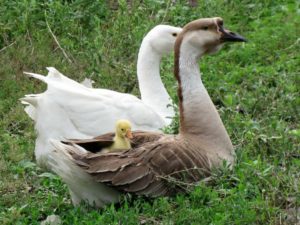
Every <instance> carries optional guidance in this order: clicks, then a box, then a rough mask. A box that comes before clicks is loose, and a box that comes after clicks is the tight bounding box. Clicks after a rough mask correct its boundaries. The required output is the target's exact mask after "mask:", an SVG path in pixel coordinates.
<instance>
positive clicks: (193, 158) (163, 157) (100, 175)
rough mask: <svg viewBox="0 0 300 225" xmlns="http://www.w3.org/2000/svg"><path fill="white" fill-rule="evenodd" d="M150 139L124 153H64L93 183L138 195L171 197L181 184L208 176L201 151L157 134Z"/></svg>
mask: <svg viewBox="0 0 300 225" xmlns="http://www.w3.org/2000/svg"><path fill="white" fill-rule="evenodd" d="M141 135H142V136H145V135H146V133H141ZM151 138H153V140H152V141H146V139H145V138H141V139H140V140H144V141H145V142H143V141H141V143H139V144H138V145H137V146H138V147H137V148H133V149H132V150H128V151H125V152H116V153H108V154H92V153H89V154H82V151H78V149H77V148H78V147H77V146H76V145H73V146H72V147H71V148H70V146H69V147H68V148H66V149H67V151H68V152H69V154H70V155H71V158H72V160H73V161H74V162H75V163H76V164H77V165H78V166H80V167H81V168H82V169H84V170H85V171H86V172H87V173H89V174H90V175H91V176H92V177H93V179H95V181H96V182H100V183H105V184H106V185H108V186H111V187H113V188H115V189H117V190H118V191H123V192H130V193H135V194H138V195H146V196H151V197H156V196H161V195H170V194H173V193H175V192H176V191H179V190H183V189H182V188H184V187H183V184H187V183H190V182H196V181H199V180H200V179H201V178H203V177H205V176H207V175H208V174H209V170H210V164H209V160H208V157H207V156H206V155H205V154H204V152H203V151H199V149H194V150H193V149H192V148H193V147H192V146H188V145H187V144H186V143H184V142H182V141H181V140H180V139H179V138H176V137H173V136H163V135H158V134H157V135H156V136H155V135H154V136H152V137H151ZM137 139H139V137H138V135H136V140H137Z"/></svg>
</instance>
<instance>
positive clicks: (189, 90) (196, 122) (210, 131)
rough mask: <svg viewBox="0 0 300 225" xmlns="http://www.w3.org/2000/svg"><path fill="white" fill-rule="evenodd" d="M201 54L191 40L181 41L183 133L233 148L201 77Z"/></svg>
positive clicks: (180, 74)
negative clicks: (189, 42) (191, 43)
mask: <svg viewBox="0 0 300 225" xmlns="http://www.w3.org/2000/svg"><path fill="white" fill-rule="evenodd" d="M201 55H202V53H199V51H198V50H196V49H193V47H192V46H190V45H189V44H188V43H185V42H183V43H182V44H181V47H180V51H179V67H178V68H179V73H178V75H179V78H180V81H181V94H182V102H181V105H180V107H181V110H180V111H181V112H180V113H181V114H182V115H181V121H180V123H181V124H180V128H181V129H180V133H181V134H183V135H184V134H187V135H197V137H199V141H200V140H201V138H202V139H203V140H205V141H208V142H211V143H214V144H217V145H220V146H224V145H225V146H228V148H231V146H232V145H231V141H230V139H229V136H228V134H227V132H226V130H225V127H224V125H223V123H222V121H221V118H220V116H219V114H218V112H217V110H216V108H215V106H214V104H213V102H212V101H211V99H210V97H209V95H208V93H207V90H206V89H205V87H204V85H203V83H202V80H201V75H200V70H199V66H198V63H197V61H198V59H199V57H200V56H201ZM225 146H224V147H225ZM225 148H226V147H225Z"/></svg>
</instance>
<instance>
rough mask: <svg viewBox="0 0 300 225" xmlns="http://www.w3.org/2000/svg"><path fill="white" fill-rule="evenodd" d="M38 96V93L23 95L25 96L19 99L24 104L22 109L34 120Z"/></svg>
mask: <svg viewBox="0 0 300 225" xmlns="http://www.w3.org/2000/svg"><path fill="white" fill-rule="evenodd" d="M38 98H39V96H38V95H25V97H23V98H20V99H19V100H20V101H21V103H22V104H23V105H26V106H25V108H24V110H25V112H26V113H27V115H28V116H29V117H30V118H31V119H32V120H34V121H36V107H37V105H38Z"/></svg>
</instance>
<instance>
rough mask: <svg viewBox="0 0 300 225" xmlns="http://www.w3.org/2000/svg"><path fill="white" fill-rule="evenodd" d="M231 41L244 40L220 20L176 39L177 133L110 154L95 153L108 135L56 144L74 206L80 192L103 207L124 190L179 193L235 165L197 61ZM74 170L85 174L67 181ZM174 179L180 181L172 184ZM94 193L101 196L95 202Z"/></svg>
mask: <svg viewBox="0 0 300 225" xmlns="http://www.w3.org/2000/svg"><path fill="white" fill-rule="evenodd" d="M226 41H245V39H244V38H243V37H241V36H239V35H237V34H234V33H233V32H230V31H228V30H225V29H224V28H223V20H222V19H221V18H207V19H199V20H195V21H193V22H191V23H189V24H187V25H186V26H185V27H184V28H183V31H182V32H181V33H180V34H179V36H178V37H177V40H176V44H175V69H174V73H175V77H176V79H177V81H178V97H179V109H180V132H179V134H178V135H175V136H170V135H164V134H160V133H153V132H141V131H137V132H133V139H132V149H130V150H128V151H125V152H119V153H107V154H94V153H92V152H90V150H92V149H93V148H94V147H95V146H97V145H101V144H102V141H101V138H102V137H103V136H99V137H96V138H94V139H92V140H76V141H71V142H67V143H64V144H63V143H61V142H59V141H55V140H52V141H51V143H52V144H53V145H54V147H55V149H56V151H55V152H53V154H51V157H52V161H51V163H53V165H52V166H53V169H54V171H55V172H56V173H57V174H58V175H59V176H61V177H62V179H63V180H64V181H65V182H66V183H67V185H68V186H69V187H70V189H72V190H76V193H77V195H76V196H74V193H73V194H72V199H73V202H74V203H75V204H76V203H78V202H76V200H78V199H84V196H82V195H80V193H81V192H84V193H88V192H89V191H91V194H90V195H88V196H89V198H86V200H87V201H88V202H89V203H90V204H93V202H91V200H92V201H94V202H98V203H100V204H98V205H97V204H96V205H97V206H99V207H101V206H103V205H105V204H106V203H108V202H116V201H118V200H119V196H120V194H121V193H123V192H129V193H133V194H137V195H146V196H151V197H156V196H162V195H170V194H174V193H176V192H178V191H181V190H182V187H181V186H180V185H178V184H180V183H182V182H187V183H190V182H196V181H199V180H201V179H202V178H204V177H206V176H208V175H209V174H210V171H211V169H212V168H214V167H219V166H220V165H221V164H222V162H223V161H227V163H229V164H231V165H232V164H233V163H234V149H233V146H232V144H231V141H230V138H229V136H228V134H227V132H226V129H225V127H224V125H223V123H222V121H221V119H220V116H219V114H218V112H217V110H216V108H215V106H214V104H213V103H212V101H211V99H210V97H209V95H208V93H207V91H206V89H205V87H204V85H203V83H202V80H201V76H200V71H199V67H198V63H197V61H198V59H199V58H201V57H202V56H203V55H205V54H209V53H212V52H216V51H218V50H219V49H220V48H221V46H222V45H223V43H224V42H226ZM106 135H111V134H106ZM70 167H72V174H73V175H74V174H77V172H78V173H79V172H80V173H81V175H80V176H76V177H75V179H73V180H70V179H68V177H67V176H66V173H65V172H64V171H65V170H66V168H70ZM84 172H85V173H84ZM83 174H84V175H83ZM77 179H78V180H79V181H80V180H82V179H86V180H89V181H91V183H92V185H91V186H85V187H84V188H82V187H81V186H80V185H78V184H77ZM174 180H175V181H179V182H177V183H176V182H175V183H172V181H174ZM92 181H94V182H92ZM97 188H98V191H97ZM104 188H108V189H107V190H108V191H110V192H113V194H111V195H110V194H109V193H108V192H105V191H103V190H104ZM94 193H97V194H96V195H94V196H93V198H92V197H91V196H92V194H94ZM107 196H109V197H110V200H108V199H107ZM74 199H75V200H74Z"/></svg>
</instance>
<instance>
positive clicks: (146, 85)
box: [137, 40, 175, 124]
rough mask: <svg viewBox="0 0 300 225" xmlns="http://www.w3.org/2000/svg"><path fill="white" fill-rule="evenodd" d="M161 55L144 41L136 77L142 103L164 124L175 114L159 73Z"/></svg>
mask: <svg viewBox="0 0 300 225" xmlns="http://www.w3.org/2000/svg"><path fill="white" fill-rule="evenodd" d="M161 57H162V56H161V55H160V54H159V53H157V52H155V51H154V50H153V49H152V47H151V46H150V45H149V43H148V41H147V40H144V41H143V43H142V45H141V48H140V51H139V55H138V62H137V76H138V81H139V88H140V92H141V98H142V101H143V102H144V103H145V104H147V105H148V106H150V107H151V108H152V109H154V110H155V111H156V112H157V113H158V114H159V115H161V116H162V117H163V119H164V120H165V121H166V124H169V123H170V122H171V120H172V119H170V118H172V117H174V115H175V113H174V110H173V107H171V105H172V100H171V98H170V96H169V94H168V92H167V91H166V89H165V87H164V85H163V83H162V80H161V77H160V73H159V69H160V68H159V65H160V60H161Z"/></svg>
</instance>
